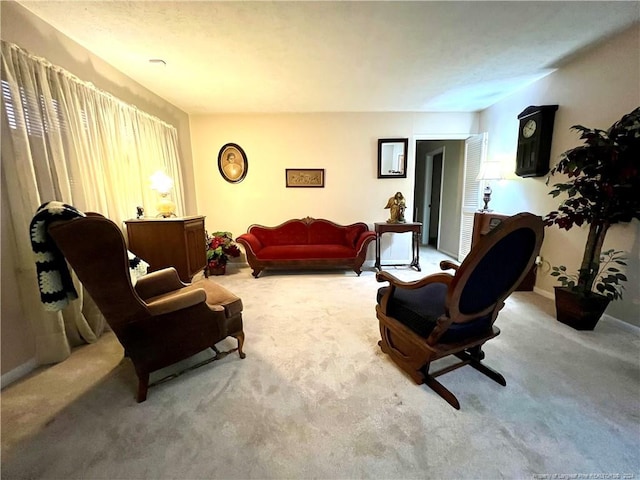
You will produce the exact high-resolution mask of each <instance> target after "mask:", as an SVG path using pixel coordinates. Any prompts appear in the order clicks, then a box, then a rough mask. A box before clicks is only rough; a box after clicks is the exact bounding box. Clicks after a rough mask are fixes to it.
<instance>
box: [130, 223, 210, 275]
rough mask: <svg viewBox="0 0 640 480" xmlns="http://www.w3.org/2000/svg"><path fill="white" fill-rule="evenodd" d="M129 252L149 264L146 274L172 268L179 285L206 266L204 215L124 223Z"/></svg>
mask: <svg viewBox="0 0 640 480" xmlns="http://www.w3.org/2000/svg"><path fill="white" fill-rule="evenodd" d="M125 224H126V225H127V237H128V240H129V250H131V251H132V252H133V253H135V254H136V255H138V256H139V257H140V258H142V259H143V260H144V261H146V262H147V263H148V264H149V265H150V268H149V271H150V272H153V271H155V270H160V269H162V268H165V267H175V269H176V270H177V271H178V275H179V276H180V279H181V280H182V281H183V282H191V278H192V277H193V275H194V274H196V273H197V272H200V271H202V270H203V269H204V268H205V266H206V264H207V258H206V248H205V230H204V216H191V217H177V218H138V219H131V220H126V221H125Z"/></svg>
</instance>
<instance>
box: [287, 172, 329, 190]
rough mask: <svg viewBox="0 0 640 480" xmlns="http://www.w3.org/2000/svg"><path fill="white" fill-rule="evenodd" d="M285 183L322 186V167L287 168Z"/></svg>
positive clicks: (293, 185)
mask: <svg viewBox="0 0 640 480" xmlns="http://www.w3.org/2000/svg"><path fill="white" fill-rule="evenodd" d="M285 175H286V185H287V188H289V187H316V188H323V187H324V168H287V169H285Z"/></svg>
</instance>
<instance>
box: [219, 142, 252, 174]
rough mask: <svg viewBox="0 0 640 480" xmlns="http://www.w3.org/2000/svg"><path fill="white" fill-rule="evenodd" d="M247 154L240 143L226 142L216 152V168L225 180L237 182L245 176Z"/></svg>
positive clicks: (247, 167)
mask: <svg viewBox="0 0 640 480" xmlns="http://www.w3.org/2000/svg"><path fill="white" fill-rule="evenodd" d="M248 169H249V164H248V163H247V155H246V154H245V153H244V150H242V147H241V146H240V145H237V144H235V143H227V144H225V145H224V146H223V147H222V148H221V149H220V153H218V170H220V175H222V178H224V179H225V180H226V181H227V182H230V183H238V182H241V181H242V180H244V177H246V176H247V170H248Z"/></svg>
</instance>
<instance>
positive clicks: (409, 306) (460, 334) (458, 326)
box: [377, 283, 491, 343]
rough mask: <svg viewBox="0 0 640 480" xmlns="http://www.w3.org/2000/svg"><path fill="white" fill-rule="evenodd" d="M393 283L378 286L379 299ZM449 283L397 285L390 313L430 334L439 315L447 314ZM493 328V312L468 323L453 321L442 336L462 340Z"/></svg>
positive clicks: (423, 334)
mask: <svg viewBox="0 0 640 480" xmlns="http://www.w3.org/2000/svg"><path fill="white" fill-rule="evenodd" d="M388 289H389V287H382V288H380V289H379V290H378V298H377V300H378V303H380V301H381V300H382V297H383V295H384V294H385V293H386V291H387V290H388ZM447 291H448V286H447V285H446V284H444V283H431V284H428V285H425V286H424V287H421V288H417V289H413V290H408V289H403V288H396V290H395V292H394V294H393V296H392V297H391V299H390V300H389V304H388V306H387V315H388V316H390V317H393V318H395V319H396V320H398V321H399V322H400V323H402V324H403V325H406V326H407V327H409V328H410V329H411V330H413V331H414V332H415V333H417V334H418V335H419V336H421V337H423V338H425V339H426V338H427V337H428V336H429V335H430V334H431V332H432V331H433V329H434V328H435V326H436V322H437V320H438V318H440V317H441V316H442V315H445V313H446V309H445V305H446V297H447ZM490 329H491V315H486V316H484V317H482V318H479V319H476V320H473V321H471V322H467V323H452V324H451V326H450V327H449V328H448V329H447V331H446V332H445V333H444V335H443V336H442V337H441V338H440V341H441V342H442V343H453V342H460V341H462V340H465V339H467V338H472V337H475V336H476V335H479V334H481V333H483V332H486V331H487V330H490Z"/></svg>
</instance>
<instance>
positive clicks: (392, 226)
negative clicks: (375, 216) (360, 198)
mask: <svg viewBox="0 0 640 480" xmlns="http://www.w3.org/2000/svg"><path fill="white" fill-rule="evenodd" d="M374 226H375V232H376V264H375V267H376V268H377V269H378V270H381V267H382V266H389V267H394V266H399V265H406V264H404V263H393V264H388V263H387V264H384V265H382V264H381V263H380V237H381V236H382V234H383V233H387V232H389V233H404V232H411V233H412V242H411V250H412V253H413V260H412V261H411V263H410V264H408V266H409V267H413V268H415V269H416V270H417V271H420V237H421V235H422V223H419V222H413V223H387V222H377V223H374Z"/></svg>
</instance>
